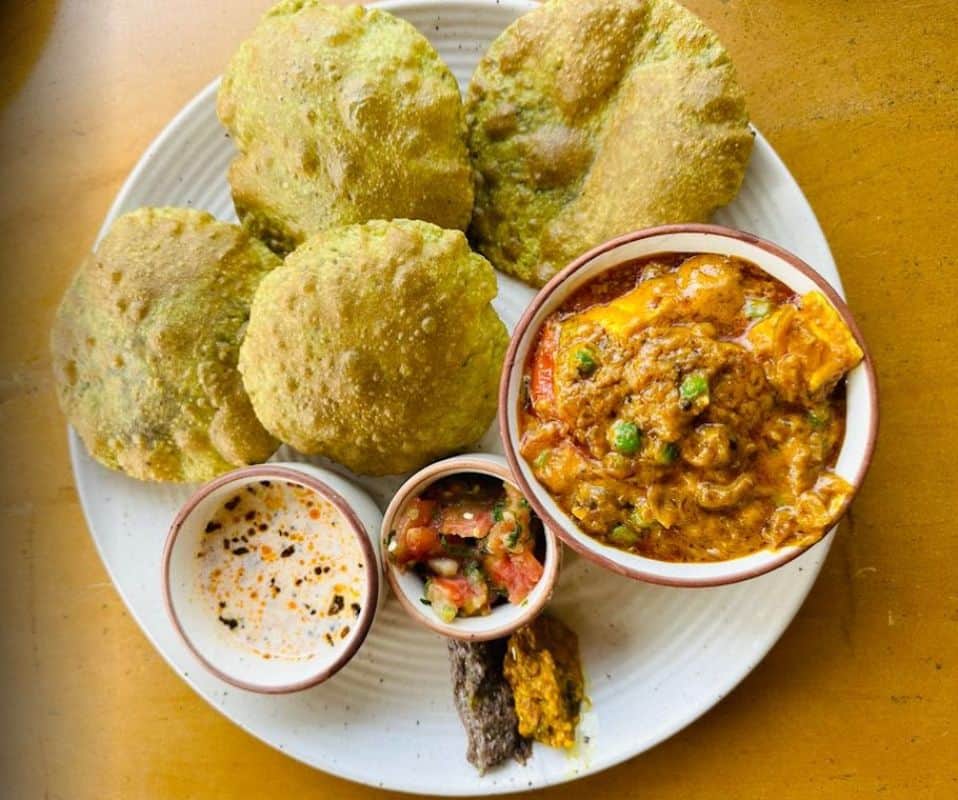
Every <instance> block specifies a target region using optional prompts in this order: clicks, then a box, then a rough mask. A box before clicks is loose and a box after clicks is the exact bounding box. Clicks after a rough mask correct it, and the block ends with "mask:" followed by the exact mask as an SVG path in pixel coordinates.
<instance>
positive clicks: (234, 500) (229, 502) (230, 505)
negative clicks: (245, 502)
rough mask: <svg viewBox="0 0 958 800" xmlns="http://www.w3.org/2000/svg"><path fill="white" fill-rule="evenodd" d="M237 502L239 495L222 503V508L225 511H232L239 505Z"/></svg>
mask: <svg viewBox="0 0 958 800" xmlns="http://www.w3.org/2000/svg"><path fill="white" fill-rule="evenodd" d="M239 501H240V498H239V495H236V497H234V498H232V499H231V500H227V501H226V502H225V503H223V508H225V509H226V510H227V511H232V510H233V509H234V508H236V506H238V505H239Z"/></svg>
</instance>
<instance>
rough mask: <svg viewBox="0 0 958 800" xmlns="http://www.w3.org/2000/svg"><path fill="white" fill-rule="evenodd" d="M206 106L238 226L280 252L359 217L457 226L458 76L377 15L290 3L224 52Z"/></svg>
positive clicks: (463, 173)
mask: <svg viewBox="0 0 958 800" xmlns="http://www.w3.org/2000/svg"><path fill="white" fill-rule="evenodd" d="M217 111H218V114H219V117H220V120H221V121H222V122H223V124H224V125H225V126H226V128H227V129H228V130H229V132H230V134H231V135H232V137H233V140H234V141H235V143H236V146H237V148H238V149H239V155H238V156H237V157H236V158H235V160H234V161H233V163H232V165H231V166H230V170H229V182H230V186H231V187H232V193H233V201H234V204H235V206H236V211H237V213H238V215H239V217H240V219H241V220H242V222H243V224H244V225H245V226H246V227H247V229H249V230H250V231H251V232H252V233H253V234H254V235H255V236H257V237H258V238H260V239H262V240H263V241H264V242H266V243H267V244H268V245H269V246H270V247H271V248H273V249H274V250H276V251H277V252H279V253H287V252H289V251H290V250H292V249H293V248H294V247H296V245H298V244H300V243H301V242H302V241H303V240H304V239H305V238H306V237H307V236H309V235H311V234H313V233H317V232H319V231H323V230H326V229H327V228H332V227H336V226H341V225H348V224H352V223H357V222H366V221H367V220H370V219H393V218H397V217H404V218H410V219H422V220H427V221H429V222H433V223H435V224H437V225H440V226H442V227H445V228H459V229H463V230H464V229H465V228H466V226H467V225H468V224H469V218H470V215H471V213H472V201H473V185H472V171H471V168H470V165H469V157H468V153H467V150H466V144H465V119H464V116H463V110H462V102H461V99H460V96H459V88H458V86H457V84H456V80H455V78H454V77H453V75H452V73H451V72H450V71H449V69H448V67H446V65H445V64H443V63H442V61H441V60H440V58H439V55H438V54H437V53H436V51H435V50H434V49H433V47H432V45H430V44H429V42H428V41H427V40H426V38H425V37H424V36H422V34H420V33H419V32H418V31H417V30H416V29H415V28H413V27H412V25H410V24H409V23H408V22H405V21H404V20H400V19H398V18H396V17H394V16H392V15H391V14H389V13H387V12H385V11H378V10H367V9H363V8H361V7H357V6H351V7H345V8H344V7H337V6H327V5H323V4H321V3H317V2H310V0H287V2H282V3H280V4H279V5H277V6H276V7H275V8H273V9H272V10H271V11H269V12H268V13H267V14H266V16H265V17H264V18H263V19H262V21H261V22H260V24H259V26H258V27H257V28H256V30H255V31H254V33H253V35H252V36H251V37H250V38H249V39H248V40H247V41H246V42H244V44H243V45H242V46H241V47H240V48H239V50H238V51H237V52H236V54H235V55H234V56H233V59H232V61H231V62H230V64H229V67H228V68H227V70H226V73H225V75H224V77H223V83H222V85H221V87H220V91H219V97H218V104H217Z"/></svg>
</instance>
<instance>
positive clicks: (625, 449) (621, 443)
mask: <svg viewBox="0 0 958 800" xmlns="http://www.w3.org/2000/svg"><path fill="white" fill-rule="evenodd" d="M641 444H642V432H641V431H640V430H639V429H638V427H637V426H636V424H635V423H634V422H626V421H625V420H622V419H620V420H616V422H615V424H614V425H613V426H612V447H614V448H615V450H616V452H618V453H622V455H624V456H634V455H635V454H636V453H637V452H638V451H639V446H640V445H641Z"/></svg>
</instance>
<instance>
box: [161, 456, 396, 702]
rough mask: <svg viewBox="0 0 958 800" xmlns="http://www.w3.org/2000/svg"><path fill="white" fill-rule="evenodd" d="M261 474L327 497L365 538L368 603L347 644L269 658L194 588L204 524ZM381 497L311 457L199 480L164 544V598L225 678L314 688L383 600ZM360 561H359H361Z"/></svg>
mask: <svg viewBox="0 0 958 800" xmlns="http://www.w3.org/2000/svg"><path fill="white" fill-rule="evenodd" d="M262 480H276V481H288V482H290V483H295V484H298V485H300V486H304V487H306V488H307V489H311V490H313V491H314V492H316V493H317V494H318V495H320V496H321V497H323V498H324V499H326V500H328V501H329V502H330V503H332V505H333V506H334V507H335V508H336V509H337V510H338V511H339V514H340V517H341V518H342V520H343V521H344V522H345V523H346V525H348V527H349V528H350V529H351V530H352V532H353V533H354V534H355V536H356V537H357V538H358V540H359V545H360V548H361V549H362V551H363V556H364V557H363V564H362V567H361V569H362V570H363V572H364V575H365V586H366V589H365V594H364V598H363V602H362V604H361V605H362V610H361V611H360V613H359V617H358V618H357V619H356V623H355V625H353V626H352V630H351V632H350V634H349V636H348V638H347V639H346V642H345V644H344V645H343V646H342V647H339V648H336V649H334V650H333V651H332V652H331V653H325V652H322V653H319V654H316V655H314V656H313V657H311V658H308V659H303V660H295V661H294V660H290V659H282V658H271V659H266V658H263V656H261V655H257V654H256V653H254V652H252V651H251V650H250V649H248V648H245V647H243V646H242V645H240V644H239V643H237V642H235V641H233V640H231V639H230V638H229V637H228V636H227V635H224V631H223V625H222V623H221V622H220V621H219V620H218V619H216V617H215V615H214V614H213V613H211V611H210V609H209V607H208V605H207V601H206V600H205V599H203V598H201V597H200V596H199V594H198V591H197V588H196V567H195V561H196V550H197V546H198V543H199V541H200V539H201V538H202V537H203V536H204V530H203V528H204V526H205V524H206V521H207V520H208V519H209V517H210V515H211V514H212V513H213V512H214V511H215V510H216V509H217V508H218V507H219V505H220V503H222V502H223V500H224V498H226V497H228V496H229V495H230V494H233V493H235V492H236V491H237V490H240V489H242V488H243V487H245V486H247V485H249V484H251V483H256V482H259V481H262ZM381 522H382V514H381V513H380V512H379V509H378V508H377V507H376V504H375V503H374V502H373V501H372V500H371V499H370V498H369V496H368V495H366V493H365V492H363V491H362V490H361V489H358V488H356V487H355V486H353V485H352V484H351V483H349V482H348V481H346V480H344V479H343V478H341V477H340V476H339V475H336V474H335V473H333V472H330V471H328V470H325V469H320V468H318V467H314V466H312V465H309V464H293V463H289V464H259V465H257V466H252V467H243V468H241V469H238V470H234V471H233V472H229V473H226V474H225V475H221V476H220V477H218V478H216V479H214V480H212V481H210V482H209V483H206V484H204V485H203V486H201V487H200V488H199V489H198V490H197V491H196V492H195V493H194V494H193V495H192V496H191V497H190V498H189V499H188V500H187V501H186V503H184V505H183V507H182V508H181V509H180V511H179V513H178V514H177V515H176V517H175V519H174V520H173V523H172V525H171V526H170V531H169V534H168V535H167V539H166V547H165V548H164V550H163V562H162V563H163V599H164V602H165V604H166V610H167V613H168V614H169V617H170V620H171V621H172V623H173V627H174V628H175V629H176V631H177V633H178V634H179V635H180V638H181V639H182V640H183V642H184V643H185V644H186V646H187V647H188V648H189V649H190V650H191V651H192V653H193V655H194V656H195V657H196V658H197V660H198V661H199V662H200V663H201V664H202V665H203V666H204V667H206V668H207V669H208V670H209V671H210V672H212V673H213V674H214V675H216V676H217V677H218V678H220V679H221V680H224V681H226V682H227V683H230V684H232V685H233V686H236V687H238V688H240V689H246V690H248V691H251V692H261V693H264V694H286V693H289V692H297V691H300V690H302V689H308V688H310V687H311V686H315V685H316V684H319V683H322V682H323V681H325V680H327V679H329V678H330V677H332V676H333V675H335V674H336V673H337V672H338V671H339V670H340V669H342V667H343V666H344V665H345V664H346V663H347V662H348V661H349V660H350V659H351V658H352V657H353V656H354V655H355V654H356V652H357V651H358V650H359V648H360V647H361V646H362V644H363V642H364V641H365V639H366V635H367V634H368V633H369V629H370V627H371V626H372V624H373V620H374V618H375V616H376V612H377V610H378V608H379V606H380V605H381V599H382V595H383V594H384V593H383V592H382V591H381V589H380V575H381V568H380V554H379V528H380V524H381ZM357 569H359V567H358V566H357Z"/></svg>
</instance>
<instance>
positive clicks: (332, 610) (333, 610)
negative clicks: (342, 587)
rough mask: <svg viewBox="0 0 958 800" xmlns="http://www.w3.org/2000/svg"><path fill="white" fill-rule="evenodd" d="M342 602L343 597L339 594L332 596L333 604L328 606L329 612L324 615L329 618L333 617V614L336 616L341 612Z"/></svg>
mask: <svg viewBox="0 0 958 800" xmlns="http://www.w3.org/2000/svg"><path fill="white" fill-rule="evenodd" d="M344 602H345V601H344V600H343V596H342V595H341V594H336V595H333V602H332V603H330V604H329V611H327V612H326V613H327V614H328V615H329V616H331V617H332V616H334V615H335V614H338V613H339V612H340V611H342V610H343V603H344Z"/></svg>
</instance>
